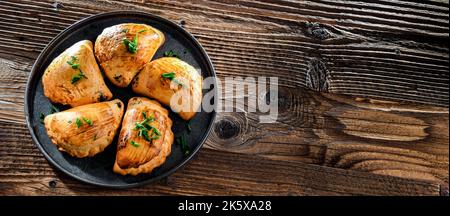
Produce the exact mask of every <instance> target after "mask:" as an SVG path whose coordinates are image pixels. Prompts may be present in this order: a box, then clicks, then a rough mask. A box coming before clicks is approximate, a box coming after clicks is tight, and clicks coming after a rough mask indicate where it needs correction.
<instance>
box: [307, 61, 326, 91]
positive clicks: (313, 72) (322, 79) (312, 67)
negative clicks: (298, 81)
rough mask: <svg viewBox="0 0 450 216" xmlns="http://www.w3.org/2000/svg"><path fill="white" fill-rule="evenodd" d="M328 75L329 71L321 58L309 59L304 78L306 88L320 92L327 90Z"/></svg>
mask: <svg viewBox="0 0 450 216" xmlns="http://www.w3.org/2000/svg"><path fill="white" fill-rule="evenodd" d="M329 77H330V71H329V70H328V68H327V65H326V64H325V63H324V62H323V60H321V59H318V58H313V59H311V60H310V61H309V64H308V70H307V72H306V78H305V82H306V86H308V88H310V89H313V90H316V91H320V92H328V90H329V88H330V80H329Z"/></svg>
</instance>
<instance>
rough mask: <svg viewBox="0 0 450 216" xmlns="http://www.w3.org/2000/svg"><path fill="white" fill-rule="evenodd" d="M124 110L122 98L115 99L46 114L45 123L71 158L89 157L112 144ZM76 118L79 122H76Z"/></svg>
mask: <svg viewBox="0 0 450 216" xmlns="http://www.w3.org/2000/svg"><path fill="white" fill-rule="evenodd" d="M123 112H124V105H123V103H122V101H120V100H118V99H116V100H113V101H108V102H101V103H94V104H88V105H82V106H78V107H75V108H71V109H68V110H65V111H62V112H58V113H54V114H51V115H48V116H46V117H45V119H44V124H45V129H46V130H47V134H48V136H49V137H50V139H51V140H52V142H53V144H56V145H57V146H58V149H59V150H61V151H65V152H67V153H69V154H70V155H72V156H74V157H79V158H82V157H90V156H94V155H96V154H98V153H100V152H102V151H103V150H104V149H105V148H106V147H107V146H108V145H109V144H111V142H112V141H113V139H114V136H115V135H116V133H117V130H118V129H119V126H120V122H121V120H122V116H123ZM77 119H78V121H79V122H81V125H80V124H77ZM89 121H90V123H89ZM90 124H92V125H90Z"/></svg>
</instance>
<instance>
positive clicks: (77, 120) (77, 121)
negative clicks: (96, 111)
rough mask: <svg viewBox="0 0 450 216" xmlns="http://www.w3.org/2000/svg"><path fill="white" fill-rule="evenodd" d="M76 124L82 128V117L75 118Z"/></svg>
mask: <svg viewBox="0 0 450 216" xmlns="http://www.w3.org/2000/svg"><path fill="white" fill-rule="evenodd" d="M75 124H77V128H80V127H81V126H82V125H83V122H82V121H81V120H80V118H77V119H76V120H75Z"/></svg>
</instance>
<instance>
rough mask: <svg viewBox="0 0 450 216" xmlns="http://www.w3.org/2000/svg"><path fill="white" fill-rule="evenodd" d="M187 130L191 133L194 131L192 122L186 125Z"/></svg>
mask: <svg viewBox="0 0 450 216" xmlns="http://www.w3.org/2000/svg"><path fill="white" fill-rule="evenodd" d="M186 128H187V130H188V132H189V133H191V131H192V128H191V121H188V123H186Z"/></svg>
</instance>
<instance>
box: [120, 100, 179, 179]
mask: <svg viewBox="0 0 450 216" xmlns="http://www.w3.org/2000/svg"><path fill="white" fill-rule="evenodd" d="M143 112H144V113H145V116H147V117H150V118H152V119H153V120H152V121H149V124H150V125H151V126H152V127H154V128H156V129H157V130H158V132H159V133H160V136H159V138H157V139H152V140H151V141H148V140H146V139H145V137H143V136H139V130H137V129H136V123H139V122H142V121H144V119H145V117H144V114H143ZM168 114H169V113H168V111H167V110H166V109H164V108H163V107H162V106H161V105H160V104H159V103H158V102H157V101H154V100H149V99H147V98H143V97H134V98H131V99H130V100H129V102H128V107H127V111H126V113H125V116H124V118H123V122H122V129H121V130H120V134H119V141H118V145H117V155H116V162H115V163H114V168H113V170H114V172H116V173H119V174H122V175H127V174H130V175H137V174H139V173H150V172H152V170H153V169H154V168H156V167H159V166H160V165H161V164H163V163H164V162H165V161H166V157H167V156H168V155H169V154H170V152H171V146H172V143H173V139H174V137H173V133H172V129H171V127H172V120H171V119H170V118H169V116H168ZM149 133H151V132H149Z"/></svg>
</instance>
